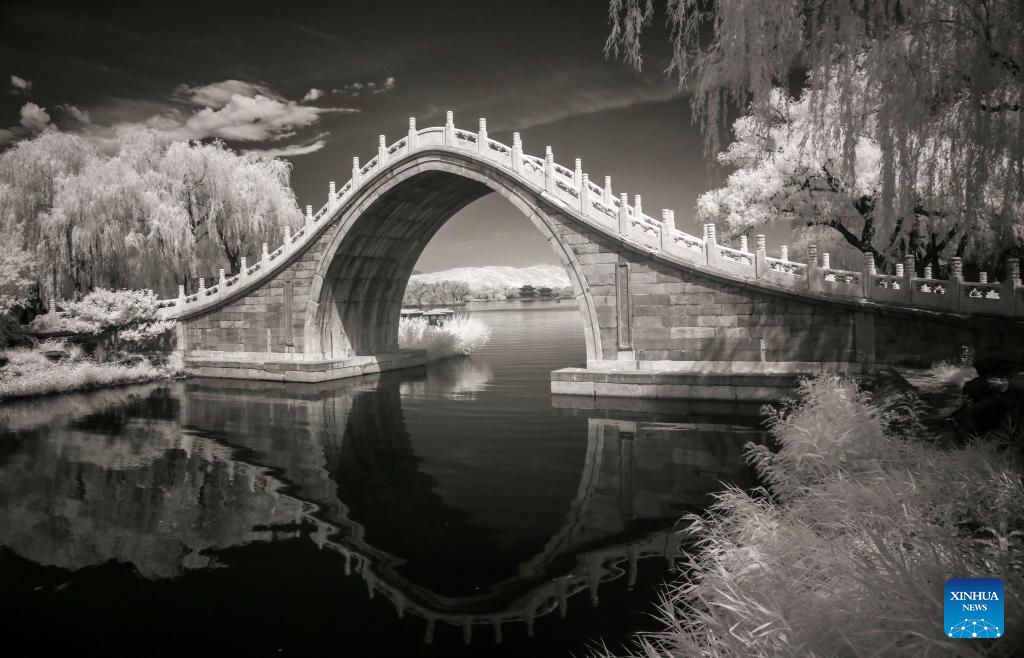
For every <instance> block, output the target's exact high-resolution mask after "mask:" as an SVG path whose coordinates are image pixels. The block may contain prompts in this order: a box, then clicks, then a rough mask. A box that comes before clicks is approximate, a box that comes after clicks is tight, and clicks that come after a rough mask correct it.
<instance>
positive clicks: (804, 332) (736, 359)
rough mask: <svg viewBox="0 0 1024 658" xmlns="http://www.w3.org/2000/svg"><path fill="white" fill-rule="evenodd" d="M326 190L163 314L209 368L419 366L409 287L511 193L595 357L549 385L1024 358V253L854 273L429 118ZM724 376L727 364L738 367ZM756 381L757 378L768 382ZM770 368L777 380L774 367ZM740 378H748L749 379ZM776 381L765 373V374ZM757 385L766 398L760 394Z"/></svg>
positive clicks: (198, 367) (620, 389)
mask: <svg viewBox="0 0 1024 658" xmlns="http://www.w3.org/2000/svg"><path fill="white" fill-rule="evenodd" d="M329 189H330V192H329V195H328V199H327V203H326V204H325V205H324V206H323V207H322V208H321V209H320V210H319V211H317V212H316V213H314V212H313V211H312V207H311V206H307V207H306V216H305V223H304V226H302V227H301V228H300V229H298V230H297V231H295V232H294V233H292V232H290V230H286V233H285V238H284V243H283V244H281V245H280V246H278V247H277V248H276V249H274V250H272V251H271V250H270V249H269V248H268V246H267V245H266V244H264V245H263V250H262V256H261V257H260V258H259V259H258V260H257V261H256V262H255V263H247V262H246V261H245V259H243V264H242V267H241V271H240V272H238V273H236V274H234V275H233V276H226V275H225V273H224V271H223V270H222V271H221V275H220V280H219V281H217V282H214V283H213V285H210V286H205V285H204V282H203V281H202V280H200V285H199V289H198V290H196V291H193V292H191V293H189V292H188V291H186V290H184V287H181V288H179V295H178V297H177V298H175V299H168V300H163V301H162V302H161V306H162V307H163V310H162V312H163V313H165V314H166V316H167V317H169V318H175V319H177V320H178V329H177V331H178V334H177V344H178V349H179V350H181V351H183V353H184V357H185V361H186V364H187V366H188V367H189V368H190V369H191V370H192V371H193V372H194V373H195V374H198V375H208V376H218V377H242V378H256V379H275V380H286V381H322V380H326V379H334V378H341V377H349V376H355V375H361V374H366V373H371V372H379V371H381V370H388V369H393V368H398V367H405V366H411V365H417V364H418V363H420V362H421V361H422V358H423V357H422V355H421V354H419V353H416V352H409V351H401V350H399V347H398V343H397V338H398V320H399V316H400V310H401V303H402V297H403V294H404V291H405V287H406V283H407V282H408V279H409V276H410V275H411V273H412V270H413V267H414V266H415V264H416V261H417V259H418V258H419V255H420V253H421V252H422V250H423V249H424V247H425V246H426V245H427V243H428V242H429V241H430V239H431V237H433V235H434V234H435V233H436V232H437V230H438V229H439V228H440V227H441V226H442V225H443V224H444V223H445V222H446V221H447V220H448V219H449V218H451V217H452V216H453V215H454V214H455V213H457V212H458V211H459V210H461V209H462V208H464V207H465V206H466V205H468V204H469V203H471V202H473V201H474V200H476V199H478V198H480V197H482V196H484V195H486V194H489V193H491V192H497V193H498V194H501V195H502V196H503V197H505V198H506V199H508V201H509V202H510V203H512V205H514V206H515V207H517V208H518V209H519V210H520V211H522V213H523V214H524V215H525V216H526V217H527V219H528V220H529V221H530V222H531V223H532V224H533V225H534V226H535V227H536V229H537V230H539V231H540V232H541V233H542V234H543V235H544V237H545V238H546V239H547V241H548V243H549V244H550V245H551V247H552V249H553V250H554V252H555V253H556V254H557V255H558V258H559V260H560V262H561V263H562V265H563V266H564V267H565V270H566V272H567V274H568V275H569V279H570V281H571V283H572V287H573V291H574V294H575V297H576V300H577V302H578V304H579V309H580V314H581V316H582V318H583V325H584V333H585V337H586V348H587V363H586V367H585V368H572V369H566V370H562V371H557V372H556V373H554V374H553V378H552V391H553V392H556V393H568V394H584V395H595V394H596V395H628V396H639V397H689V396H691V395H692V394H693V393H695V392H698V389H699V392H701V393H702V394H703V395H705V396H707V397H724V398H737V397H738V398H741V399H742V398H747V399H757V398H759V397H765V396H767V397H771V396H772V395H774V393H770V392H768V391H767V390H766V388H768V389H770V388H771V387H772V386H773V385H775V384H779V383H780V381H781V380H780V377H781V378H785V377H787V376H788V377H789V378H790V379H791V378H792V375H793V374H794V373H813V372H818V371H821V370H823V369H825V370H835V371H863V370H865V369H870V368H873V367H876V366H877V365H879V364H884V363H889V362H894V361H900V360H913V361H918V362H921V363H924V364H927V363H930V362H931V361H934V360H938V359H942V358H946V359H951V358H955V357H956V355H957V354H958V353H959V351H960V349H961V346H963V345H967V346H969V347H972V348H973V349H974V350H975V351H976V353H986V354H988V353H996V354H1000V355H1006V356H1010V357H1020V356H1022V355H1024V286H1022V285H1021V280H1020V270H1019V265H1018V263H1017V261H1011V262H1009V263H1008V264H1007V272H1008V275H1007V277H1006V279H1005V280H1004V281H1002V282H994V281H988V279H987V277H986V276H984V275H982V276H981V277H979V278H980V280H979V281H974V282H968V281H964V280H963V277H962V275H961V274H960V272H961V270H960V267H959V263H958V262H957V261H956V260H955V259H954V263H953V266H952V268H951V269H952V276H951V278H950V279H948V280H941V279H936V278H933V276H932V273H931V272H930V271H929V268H924V271H923V272H921V274H922V276H918V274H919V272H918V271H917V269H916V268H915V266H914V263H913V261H912V260H910V261H909V262H907V263H905V264H901V265H900V266H898V268H897V271H896V272H895V274H883V273H878V272H876V271H875V266H874V263H873V261H871V260H870V258H869V257H866V258H865V262H864V265H863V268H862V269H860V270H856V271H849V270H839V269H834V268H832V267H830V263H829V255H828V254H820V255H819V254H817V253H816V251H815V250H814V249H813V248H812V249H811V250H810V251H811V253H810V257H811V258H810V260H809V262H807V263H800V262H794V261H791V260H789V258H788V254H787V251H786V247H781V248H780V250H779V251H778V253H777V255H769V253H768V250H767V247H766V244H765V240H764V236H760V235H759V236H757V239H756V244H755V245H754V246H753V249H752V250H751V248H750V245H748V244H747V240H746V238H745V237H743V238H741V240H740V242H739V244H734V245H732V246H727V245H725V244H721V243H719V242H718V241H717V238H716V234H715V227H714V225H706V226H705V227H704V235H703V236H694V235H689V234H687V233H684V232H681V231H679V230H677V229H676V228H675V225H674V217H673V213H672V211H669V210H663V211H662V212H661V214H660V217H652V216H650V215H649V214H647V213H646V212H644V210H643V208H642V202H641V197H640V195H636V196H635V197H634V198H633V202H632V203H630V200H629V198H628V195H626V194H624V193H618V194H617V193H615V192H614V191H613V190H612V186H611V179H610V178H608V177H606V178H605V179H604V184H603V186H601V185H597V184H595V183H594V182H593V181H592V180H591V179H590V177H589V176H588V175H587V174H586V173H584V172H583V171H582V166H581V162H580V160H579V159H577V160H576V162H575V167H573V168H568V167H564V166H562V165H559V164H557V163H556V162H555V161H554V158H553V155H552V152H551V149H550V147H549V148H548V149H547V152H546V153H545V156H544V157H543V158H541V157H535V156H532V155H528V154H526V153H524V152H523V146H522V142H521V140H520V136H519V134H518V133H515V135H514V138H513V143H512V145H511V146H509V145H506V144H503V143H501V142H498V141H495V140H493V139H491V138H490V137H488V134H487V127H486V122H485V120H484V119H481V120H480V122H479V127H478V129H477V130H476V131H467V130H462V129H459V128H456V127H455V125H454V122H453V120H452V113H451V112H449V113H448V115H447V120H446V123H445V125H444V126H440V127H432V128H424V129H417V127H416V123H415V120H414V119H410V120H409V129H408V133H407V135H406V136H404V137H402V138H401V139H399V140H398V141H396V142H394V143H392V144H390V145H389V144H387V142H386V140H385V138H384V136H383V135H381V136H380V138H379V144H378V148H377V154H376V155H375V156H374V157H373V158H371V159H370V160H369V161H368V162H366V163H365V164H362V165H361V164H360V161H359V159H358V158H354V159H353V164H352V175H351V178H350V180H349V181H348V182H347V183H345V184H344V185H342V186H341V187H340V188H337V187H336V186H335V184H334V183H333V182H332V183H331V184H330V188H329ZM726 375H728V376H726ZM755 376H756V377H755ZM773 377H774V379H773ZM737 382H738V383H737ZM766 382H767V383H766ZM759 391H760V392H759Z"/></svg>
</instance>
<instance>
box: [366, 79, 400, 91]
mask: <svg viewBox="0 0 1024 658" xmlns="http://www.w3.org/2000/svg"><path fill="white" fill-rule="evenodd" d="M370 84H371V85H372V84H373V83H372V82H371V83H370ZM394 88H395V78H394V77H393V76H388V78H387V80H385V81H384V82H382V83H380V85H379V86H378V87H377V88H376V89H374V90H373V93H375V94H383V93H384V92H385V91H391V90H392V89H394Z"/></svg>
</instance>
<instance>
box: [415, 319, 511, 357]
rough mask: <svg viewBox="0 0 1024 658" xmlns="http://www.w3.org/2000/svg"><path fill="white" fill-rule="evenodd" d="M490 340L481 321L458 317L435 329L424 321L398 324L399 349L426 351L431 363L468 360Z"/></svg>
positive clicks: (485, 326) (488, 331) (489, 332)
mask: <svg viewBox="0 0 1024 658" xmlns="http://www.w3.org/2000/svg"><path fill="white" fill-rule="evenodd" d="M490 339H491V330H490V328H489V327H488V326H487V325H486V324H484V323H483V322H482V321H480V320H478V319H476V318H473V317H469V316H465V315H459V316H456V317H454V318H451V319H450V320H448V321H447V322H444V323H442V324H439V325H437V326H434V325H431V324H429V323H428V322H427V321H426V320H425V319H424V318H402V319H401V320H400V321H399V323H398V345H399V347H401V348H402V349H416V350H426V352H427V358H428V359H430V360H436V359H447V358H449V357H452V356H468V355H469V354H472V353H473V352H475V351H476V350H478V349H480V348H481V347H483V346H484V345H486V344H487V343H488V341H490Z"/></svg>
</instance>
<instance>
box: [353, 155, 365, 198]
mask: <svg viewBox="0 0 1024 658" xmlns="http://www.w3.org/2000/svg"><path fill="white" fill-rule="evenodd" d="M359 169H360V167H359V156H356V157H354V158H352V185H351V189H352V191H353V192H355V191H356V188H358V187H359V184H360V183H361V182H362V177H363V175H362V174H361V173H360V171H359Z"/></svg>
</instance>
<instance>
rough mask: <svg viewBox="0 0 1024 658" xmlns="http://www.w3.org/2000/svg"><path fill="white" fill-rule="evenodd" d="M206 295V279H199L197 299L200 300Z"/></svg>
mask: <svg viewBox="0 0 1024 658" xmlns="http://www.w3.org/2000/svg"><path fill="white" fill-rule="evenodd" d="M205 294H206V279H204V278H203V277H199V298H200V299H202V298H203V295H205Z"/></svg>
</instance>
